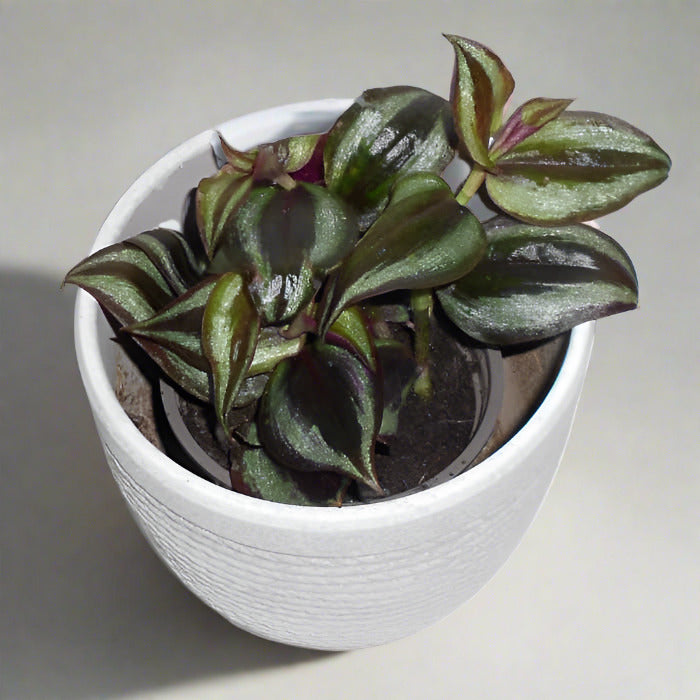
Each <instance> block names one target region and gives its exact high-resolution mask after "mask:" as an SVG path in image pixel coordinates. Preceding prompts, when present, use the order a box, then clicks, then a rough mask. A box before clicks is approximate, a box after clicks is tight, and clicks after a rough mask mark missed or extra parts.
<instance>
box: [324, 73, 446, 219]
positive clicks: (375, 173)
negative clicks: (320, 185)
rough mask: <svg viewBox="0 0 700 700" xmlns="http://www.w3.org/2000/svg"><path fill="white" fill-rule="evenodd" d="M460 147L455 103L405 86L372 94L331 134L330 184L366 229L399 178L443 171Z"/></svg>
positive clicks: (327, 152) (326, 159)
mask: <svg viewBox="0 0 700 700" xmlns="http://www.w3.org/2000/svg"><path fill="white" fill-rule="evenodd" d="M455 143H456V137H455V135H454V128H453V125H452V116H451V112H450V105H449V103H448V102H447V101H446V100H444V99H443V98H442V97H438V96H437V95H434V94H432V93H430V92H427V91H425V90H421V89H419V88H414V87H406V86H397V87H390V88H377V89H374V90H367V91H365V92H363V93H362V95H361V96H360V97H359V98H358V99H357V100H356V101H355V102H354V103H353V105H352V106H351V107H350V108H349V109H348V110H347V111H345V112H344V113H343V114H342V115H341V116H340V117H339V119H338V121H337V122H336V123H335V125H334V126H333V128H332V129H331V130H330V132H329V135H328V141H327V142H326V148H325V152H324V164H325V179H326V184H327V186H328V188H329V189H330V190H331V191H332V192H335V193H336V194H338V195H339V196H340V197H342V198H343V199H344V200H346V201H348V202H349V203H350V204H351V205H352V206H353V207H354V208H355V210H356V211H357V212H358V213H359V225H360V228H361V229H362V230H366V229H367V228H368V227H369V226H370V224H371V223H372V222H373V221H374V220H375V219H376V217H377V216H378V214H379V213H380V212H381V211H382V209H384V207H385V206H386V204H387V202H388V201H389V194H390V191H391V188H392V187H393V185H394V183H395V182H396V180H397V179H398V178H400V177H401V176H403V175H407V174H409V173H412V172H416V171H431V172H435V173H440V172H442V170H443V169H444V168H445V167H446V166H447V165H448V164H449V162H450V161H451V160H452V158H453V155H454V145H455Z"/></svg>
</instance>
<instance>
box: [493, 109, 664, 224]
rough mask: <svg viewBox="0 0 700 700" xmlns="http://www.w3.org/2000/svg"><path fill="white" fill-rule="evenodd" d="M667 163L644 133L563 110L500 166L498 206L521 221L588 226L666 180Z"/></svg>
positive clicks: (503, 158)
mask: <svg viewBox="0 0 700 700" xmlns="http://www.w3.org/2000/svg"><path fill="white" fill-rule="evenodd" d="M670 166H671V161H670V159H669V157H668V156H667V155H666V153H664V152H663V151H662V150H661V149H660V148H659V146H658V145H657V144H656V143H655V142H654V141H653V140H652V139H651V138H650V137H649V136H647V135H646V134H644V133H642V132H641V131H639V130H638V129H636V128H635V127H633V126H632V125H630V124H627V123H626V122H623V121H621V120H620V119H616V118H615V117H610V116H608V115H605V114H598V113H596V112H563V113H562V114H560V115H559V116H558V117H557V118H556V119H554V120H552V121H550V122H549V123H547V124H546V125H545V126H543V127H542V128H541V129H540V130H539V131H537V133H535V134H533V135H531V136H529V137H528V138H526V139H525V140H524V141H522V142H521V143H519V144H518V145H517V146H515V147H513V148H512V149H511V150H510V151H508V152H507V153H505V154H504V155H502V156H501V157H499V158H498V160H497V161H496V166H495V171H494V172H493V173H489V174H488V175H487V176H486V187H487V190H488V193H489V195H490V196H491V198H492V199H493V201H494V202H495V203H496V204H497V205H498V206H499V207H500V208H501V209H503V210H504V211H506V212H507V213H509V214H511V215H512V216H515V217H516V218H518V219H521V220H523V221H528V222H531V223H543V224H560V223H571V222H576V221H586V220H590V219H592V218H594V217H596V216H601V215H603V214H607V213H609V212H611V211H615V210H616V209H619V208H620V207H622V206H624V205H625V204H627V202H629V201H630V200H632V199H633V198H634V197H636V196H637V195H638V194H641V193H642V192H645V191H646V190H648V189H651V188H652V187H655V186H656V185H658V184H660V183H661V182H663V181H664V180H665V179H666V177H667V176H668V171H669V168H670Z"/></svg>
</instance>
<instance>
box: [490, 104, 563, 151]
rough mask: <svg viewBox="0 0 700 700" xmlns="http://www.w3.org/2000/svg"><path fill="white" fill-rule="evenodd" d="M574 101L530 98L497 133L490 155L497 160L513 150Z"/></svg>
mask: <svg viewBox="0 0 700 700" xmlns="http://www.w3.org/2000/svg"><path fill="white" fill-rule="evenodd" d="M572 102H573V100H553V99H549V98H547V97H535V98H534V99H532V100H528V101H527V102H526V103H525V104H523V105H521V106H520V107H518V109H516V110H515V112H513V114H512V115H511V116H510V118H509V119H508V121H507V122H506V123H505V125H504V126H503V128H502V129H501V130H500V131H499V132H498V133H497V134H496V136H495V138H494V142H493V143H492V144H491V147H490V148H489V157H490V158H491V159H492V160H496V159H497V158H499V157H500V156H502V155H503V154H504V153H507V152H508V151H510V150H512V149H513V148H515V146H517V145H518V144H519V143H521V142H522V141H524V140H525V139H526V138H527V137H528V136H532V134H534V133H535V132H536V131H539V130H540V129H541V128H542V127H543V126H544V125H545V124H548V123H549V122H551V121H552V119H556V118H557V117H558V116H559V115H560V114H561V113H562V112H563V111H564V110H565V109H566V108H567V107H568V106H569V105H570V104H571V103H572Z"/></svg>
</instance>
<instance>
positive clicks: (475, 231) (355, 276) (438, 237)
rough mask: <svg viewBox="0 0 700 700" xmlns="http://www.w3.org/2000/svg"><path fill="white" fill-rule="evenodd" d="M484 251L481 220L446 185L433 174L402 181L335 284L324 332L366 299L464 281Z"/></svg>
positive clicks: (324, 305)
mask: <svg viewBox="0 0 700 700" xmlns="http://www.w3.org/2000/svg"><path fill="white" fill-rule="evenodd" d="M485 247H486V239H485V237H484V232H483V229H482V227H481V224H480V223H479V221H478V219H477V218H476V217H475V216H474V215H473V214H472V213H471V212H470V211H469V210H468V209H466V208H465V207H462V206H460V205H459V204H458V203H457V201H456V200H455V198H454V195H453V194H452V191H451V190H450V188H449V187H448V186H447V184H446V183H445V181H444V180H442V179H441V178H440V177H438V176H437V175H433V174H432V173H414V174H412V175H408V176H406V177H404V178H402V179H401V180H400V181H399V182H398V183H397V185H396V188H395V191H394V193H393V195H392V199H391V201H390V203H389V206H388V207H387V208H386V210H385V211H384V212H383V213H382V215H381V216H380V217H379V218H378V219H377V221H376V222H375V223H374V224H373V225H372V226H371V228H370V229H369V230H368V231H367V233H366V234H365V235H364V236H363V237H362V238H361V239H360V240H359V241H358V243H357V245H356V246H355V248H354V250H353V251H352V253H351V254H350V255H349V256H348V257H347V258H346V259H345V260H344V261H343V263H342V265H341V266H340V267H339V268H338V270H337V272H336V273H335V276H334V277H333V279H332V280H331V285H330V287H329V291H328V293H327V295H326V297H325V299H324V300H323V302H322V305H321V311H320V317H321V321H322V323H321V332H322V333H325V331H326V330H327V329H328V327H329V326H330V324H331V323H332V322H333V321H334V320H335V319H336V318H337V317H338V314H339V313H340V312H341V311H342V310H343V309H344V308H346V307H348V306H350V305H352V304H354V303H356V302H358V301H361V300H363V299H367V298H369V297H372V296H377V295H379V294H384V293H386V292H391V291H395V290H398V289H429V288H431V287H435V286H438V285H444V284H447V283H449V282H452V281H453V280H455V279H458V278H459V277H462V276H463V275H465V274H466V273H467V272H468V271H469V270H471V268H472V267H473V266H474V265H475V264H476V263H477V262H478V260H479V259H480V258H481V256H482V255H483V252H484V250H485Z"/></svg>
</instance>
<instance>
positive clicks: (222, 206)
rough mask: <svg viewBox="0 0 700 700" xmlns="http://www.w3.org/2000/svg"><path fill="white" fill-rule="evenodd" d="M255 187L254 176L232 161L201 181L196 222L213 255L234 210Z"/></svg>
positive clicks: (205, 243)
mask: <svg viewBox="0 0 700 700" xmlns="http://www.w3.org/2000/svg"><path fill="white" fill-rule="evenodd" d="M252 187H253V178H252V176H250V175H245V174H242V173H241V172H239V171H237V170H235V169H234V168H233V167H232V166H230V165H224V167H223V168H222V169H221V170H220V171H219V172H218V173H217V174H216V175H214V176H213V177H206V178H204V179H203V180H201V181H200V183H199V185H198V187H197V194H196V198H195V202H196V207H197V226H198V228H199V232H200V235H201V236H202V242H203V243H204V249H205V250H206V251H207V255H208V256H209V257H210V258H213V257H214V253H215V252H216V249H217V247H218V245H219V242H220V241H221V239H222V238H223V236H224V235H225V233H226V230H227V228H228V227H229V226H231V224H232V222H233V216H234V214H235V212H236V211H237V210H238V208H239V207H240V206H241V205H242V204H243V202H245V200H246V198H247V197H248V195H249V194H250V190H251V189H252Z"/></svg>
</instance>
